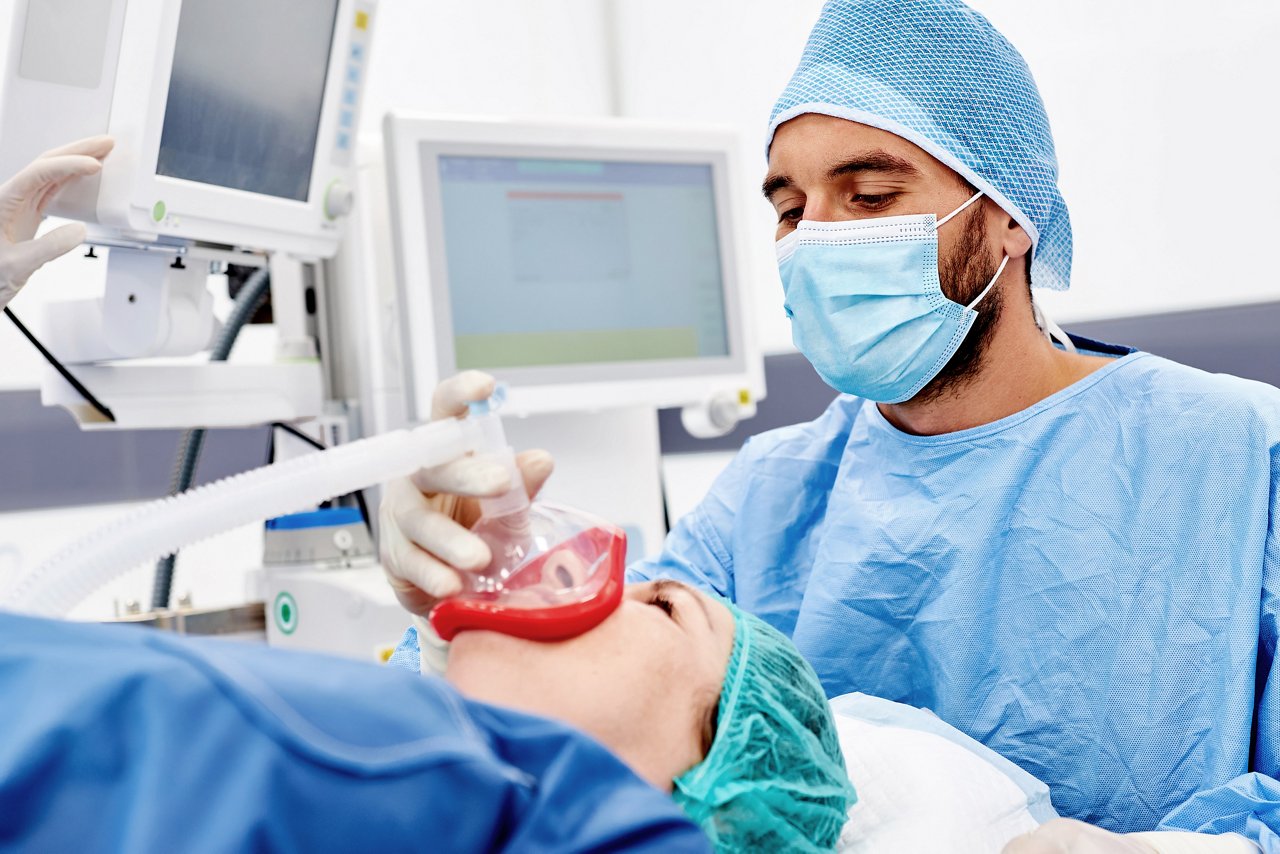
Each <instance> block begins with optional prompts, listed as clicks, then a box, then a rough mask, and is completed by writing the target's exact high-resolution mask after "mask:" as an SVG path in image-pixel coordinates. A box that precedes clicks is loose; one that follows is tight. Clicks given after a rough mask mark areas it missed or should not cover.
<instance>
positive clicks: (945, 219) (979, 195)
mask: <svg viewBox="0 0 1280 854" xmlns="http://www.w3.org/2000/svg"><path fill="white" fill-rule="evenodd" d="M985 195H986V193H985V192H984V191H982V190H979V191H978V192H976V193H974V194H973V195H972V196H970V197H969V201H967V202H965V203H964V204H963V205H961V206H960V207H958V208H956V209H955V210H953V211H952V212H951V213H949V214H947V215H946V216H944V217H943V218H942V219H940V220H938V221H937V222H936V223H934V226H933V227H934V229H939V228H942V227H943V226H944V225H946V224H947V223H949V222H950V221H951V220H952V218H954V217H955V216H956V214H958V213H960V212H961V211H963V210H964V209H965V208H967V207H969V205H971V204H973V203H974V202H976V201H977V200H978V199H980V198H982V197H983V196H985Z"/></svg>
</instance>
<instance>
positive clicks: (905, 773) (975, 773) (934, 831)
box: [831, 694, 1058, 854]
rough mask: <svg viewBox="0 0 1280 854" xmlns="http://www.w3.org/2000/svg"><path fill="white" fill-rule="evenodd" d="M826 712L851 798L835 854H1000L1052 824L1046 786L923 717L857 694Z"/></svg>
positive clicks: (956, 732)
mask: <svg viewBox="0 0 1280 854" xmlns="http://www.w3.org/2000/svg"><path fill="white" fill-rule="evenodd" d="M831 710H832V712H833V713H834V714H835V720H836V728H837V730H838V731H839V734H840V746H841V747H842V748H843V750H844V758H845V763H846V764H847V765H848V768H849V779H851V780H852V781H853V785H854V786H855V787H856V788H857V790H858V802H857V803H856V804H854V806H853V807H852V808H851V809H850V810H849V822H848V823H847V824H846V825H845V827H844V831H843V832H842V833H841V835H840V844H839V846H838V850H839V851H840V852H842V854H868V852H894V854H897V852H911V851H928V852H932V854H988V852H992V854H999V852H1000V850H1001V849H1002V848H1003V847H1004V845H1005V843H1007V842H1008V841H1009V840H1011V839H1013V838H1014V837H1015V836H1018V835H1020V834H1023V833H1027V832H1029V831H1032V830H1034V829H1035V828H1036V827H1038V826H1039V825H1040V824H1042V823H1044V822H1046V821H1048V820H1049V819H1051V818H1056V817H1057V815H1058V814H1057V813H1056V812H1054V809H1053V807H1052V805H1051V804H1050V802H1049V787H1048V786H1046V785H1045V784H1044V783H1041V782H1040V781H1039V780H1037V779H1036V778H1035V777H1032V776H1031V775H1030V774H1028V773H1027V772H1025V771H1023V770H1022V769H1021V768H1019V767H1018V766H1016V765H1014V764H1013V763H1012V762H1010V761H1009V760H1007V759H1005V758H1003V757H1001V756H999V755H998V754H996V753H995V752H994V751H991V750H989V749H988V748H986V747H984V746H983V745H981V744H979V743H978V742H977V741H974V740H973V739H972V738H970V737H969V736H967V735H965V734H964V733H962V732H960V731H959V730H958V729H956V728H955V727H953V726H950V725H949V724H946V723H944V722H943V721H942V720H941V719H939V718H938V717H937V716H936V715H934V714H933V713H932V712H929V711H926V710H924V709H917V708H915V707H913V706H907V705H904V704H902V703H893V702H890V701H888V700H882V699H880V698H878V697H869V696H867V695H866V694H845V695H844V696H842V697H836V698H835V699H834V700H832V701H831Z"/></svg>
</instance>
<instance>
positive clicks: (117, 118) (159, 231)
mask: <svg viewBox="0 0 1280 854" xmlns="http://www.w3.org/2000/svg"><path fill="white" fill-rule="evenodd" d="M374 5H375V2H374V0H338V2H337V8H336V10H335V13H334V22H333V33H332V37H331V39H330V45H329V58H328V67H327V69H326V72H325V81H324V95H323V97H322V100H321V108H320V120H319V123H318V128H317V132H316V148H315V151H314V153H313V155H312V162H311V176H310V181H309V184H308V190H307V198H306V199H305V200H303V201H299V200H296V199H288V198H282V197H278V196H270V195H266V194H263V193H256V192H251V191H248V190H240V189H233V188H230V187H221V186H218V185H215V184H204V183H201V182H198V181H192V180H189V179H184V178H175V177H171V176H166V175H160V174H157V171H156V170H157V166H158V163H159V154H160V140H161V136H162V132H163V128H164V119H165V112H166V105H167V103H168V95H169V83H170V77H171V74H172V70H173V58H174V50H175V48H176V41H177V32H178V24H179V20H180V17H181V7H182V4H181V3H174V2H171V0H131V2H130V5H129V7H128V9H127V12H126V15H127V18H126V26H125V27H124V32H123V38H122V44H121V51H120V64H119V68H118V70H117V77H116V85H115V92H114V96H113V99H112V119H111V125H112V130H113V132H114V133H116V135H117V137H122V136H123V137H126V138H125V139H122V140H120V141H119V142H118V144H117V155H119V154H120V153H122V152H125V151H127V152H129V154H130V157H131V159H132V162H131V163H130V164H129V168H127V169H120V168H116V169H112V168H110V167H111V166H112V165H115V164H109V165H108V169H107V170H104V175H103V194H104V196H105V198H104V199H103V200H102V201H106V202H107V204H106V205H102V204H100V206H99V208H100V213H102V214H104V216H103V217H102V220H101V222H102V224H103V225H107V226H125V227H129V228H132V229H135V230H137V231H140V232H144V233H153V234H156V235H158V236H165V237H173V238H186V239H196V240H202V241H208V242H220V243H227V244H229V245H237V246H248V247H253V248H256V249H266V250H276V251H288V252H292V253H294V254H298V255H302V256H316V257H323V256H327V255H331V254H332V253H333V252H334V251H336V249H337V246H338V241H339V239H340V238H341V234H342V229H341V222H340V221H338V220H334V219H332V218H330V217H328V216H327V215H326V211H325V196H326V192H327V189H328V187H329V186H330V185H331V184H333V183H334V182H335V181H338V180H341V179H342V178H343V177H345V176H346V175H348V174H349V173H350V170H351V164H352V163H353V162H354V161H353V159H352V158H353V157H354V146H355V136H356V128H355V127H353V128H352V129H351V142H350V145H351V151H349V152H348V153H347V155H346V156H345V157H344V156H339V154H340V153H339V152H337V151H336V150H335V144H334V140H335V139H336V135H337V133H338V123H339V117H340V115H341V113H342V111H343V109H344V106H343V103H342V100H343V90H344V77H345V76H346V75H347V74H348V64H349V63H348V57H349V55H350V53H351V50H352V46H353V44H355V43H356V41H357V38H356V28H355V26H354V24H353V22H354V20H355V16H356V14H357V12H358V11H364V12H365V13H366V14H370V13H371V10H372V8H373V6H374ZM367 33H368V31H367V30H366V31H364V34H363V36H362V40H363V42H364V43H365V44H366V45H367V42H368V35H367ZM366 56H367V48H366ZM140 93H144V94H142V96H141V97H139V94H140ZM355 110H356V113H357V120H358V105H357V107H356V108H355ZM128 137H132V138H131V139H130V138H128ZM121 143H123V144H121ZM157 201H163V203H164V205H165V209H166V215H165V217H164V218H162V219H160V220H157V219H156V218H155V216H154V212H155V210H156V208H155V203H156V202H157ZM113 202H114V204H113ZM113 214H114V216H113ZM115 217H121V219H119V220H117V219H115Z"/></svg>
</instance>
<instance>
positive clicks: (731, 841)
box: [673, 602, 857, 854]
mask: <svg viewBox="0 0 1280 854" xmlns="http://www.w3.org/2000/svg"><path fill="white" fill-rule="evenodd" d="M724 604H725V605H726V606H727V607H728V608H729V610H730V611H731V612H733V617H734V637H733V652H732V653H730V655H729V667H728V669H727V670H726V671H725V677H724V687H723V688H721V691H720V706H719V720H718V723H717V725H716V734H715V738H714V740H713V741H712V742H711V749H710V750H709V751H708V752H707V756H706V758H705V759H703V761H702V762H700V763H699V764H697V765H695V766H694V767H693V768H691V769H690V770H689V771H687V772H686V773H684V774H683V775H681V776H680V777H678V778H676V780H675V791H674V792H673V797H674V798H675V801H676V803H678V804H679V805H680V806H681V807H682V808H683V809H684V811H685V814H686V815H688V816H689V817H690V818H691V819H693V820H694V821H695V822H697V823H698V825H699V826H700V827H701V828H702V829H703V831H704V832H705V833H706V834H707V836H708V837H709V838H710V839H711V842H712V844H713V845H714V846H715V850H716V851H717V852H718V854H730V852H744V851H788V852H799V853H800V854H805V852H812V854H817V852H826V851H831V850H832V849H833V848H834V847H835V844H836V842H837V841H838V840H839V838H840V831H841V829H842V828H843V827H844V824H845V820H846V818H847V815H848V811H849V807H850V806H851V805H852V804H853V803H854V801H855V800H857V798H856V796H855V794H854V790H853V785H852V784H851V783H850V782H849V778H848V776H847V775H846V773H845V766H844V756H843V754H842V753H841V752H840V739H839V736H838V734H837V732H836V727H835V722H834V720H833V718H832V716H831V707H830V704H829V703H828V702H827V695H826V694H825V693H824V692H823V690H822V685H821V684H820V683H819V682H818V677H817V674H815V673H814V672H813V668H812V667H810V666H809V663H808V662H806V661H805V660H804V657H803V656H802V655H800V651H799V650H797V649H796V648H795V645H794V644H792V643H791V641H789V640H788V639H787V637H786V635H784V634H782V633H781V632H779V631H778V630H777V629H775V628H773V627H772V626H770V625H769V624H768V623H766V622H764V621H763V620H761V619H760V618H759V617H755V616H752V615H751V614H747V613H746V612H744V611H742V610H740V609H739V608H738V607H736V606H735V605H733V604H732V603H730V602H725V603H724Z"/></svg>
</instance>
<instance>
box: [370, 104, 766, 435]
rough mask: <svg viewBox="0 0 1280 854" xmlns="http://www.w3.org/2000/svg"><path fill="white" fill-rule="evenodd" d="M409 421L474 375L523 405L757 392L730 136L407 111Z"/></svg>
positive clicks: (402, 221)
mask: <svg viewBox="0 0 1280 854" xmlns="http://www.w3.org/2000/svg"><path fill="white" fill-rule="evenodd" d="M385 136H386V143H387V148H388V163H389V165H390V176H389V177H390V180H389V185H390V187H391V191H392V195H393V197H394V198H393V200H392V210H393V221H394V223H395V229H394V230H395V232H396V241H397V247H396V249H397V251H396V257H397V266H398V274H399V275H398V278H399V291H400V306H401V311H402V318H403V326H402V335H403V336H404V342H405V355H406V360H407V363H408V368H409V370H408V374H409V376H408V377H407V378H406V379H407V381H408V385H409V388H410V408H411V410H412V412H413V414H412V415H411V417H418V418H422V417H426V414H427V413H426V411H425V410H426V409H427V407H428V406H429V401H430V391H431V389H432V388H433V387H434V385H435V383H436V382H437V381H438V380H439V379H441V378H443V377H445V376H448V375H450V374H452V373H455V372H457V371H460V370H466V369H470V368H476V369H481V370H485V371H488V372H490V373H492V374H494V375H496V376H498V377H499V378H500V379H503V380H505V381H507V382H508V384H509V385H510V387H511V390H512V405H513V407H514V408H515V409H517V410H518V411H526V412H531V411H556V410H563V409H581V408H592V407H607V406H617V405H637V404H638V405H644V406H675V405H683V404H689V403H697V402H700V401H702V400H705V399H707V398H708V397H710V396H711V395H713V394H716V393H724V392H725V391H726V390H731V391H733V392H735V393H736V392H738V391H745V392H746V393H747V394H748V395H749V396H750V395H758V394H759V393H760V392H761V391H762V388H761V384H760V382H759V380H758V378H757V375H758V361H759V360H758V357H757V356H756V355H755V354H753V353H751V352H750V349H749V346H748V341H749V334H748V332H749V330H748V327H749V324H748V323H747V322H746V319H745V316H744V311H745V302H746V299H745V295H744V294H742V293H741V290H742V288H743V282H742V280H741V264H740V262H739V258H738V254H737V253H738V245H739V243H738V240H737V236H736V233H735V230H736V222H737V218H736V216H735V210H734V205H733V203H732V201H731V191H730V188H731V186H732V181H731V178H730V160H731V158H732V156H733V150H734V146H735V139H734V137H733V136H732V135H731V134H727V133H724V132H716V131H709V130H689V129H685V128H680V129H672V128H656V127H652V126H637V125H629V124H625V123H619V122H612V123H580V124H569V125H566V124H556V125H552V124H516V123H511V122H500V121H477V120H459V119H434V118H430V117H412V116H402V115H394V114H393V115H392V116H390V117H389V118H388V121H387V124H386V134H385Z"/></svg>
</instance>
